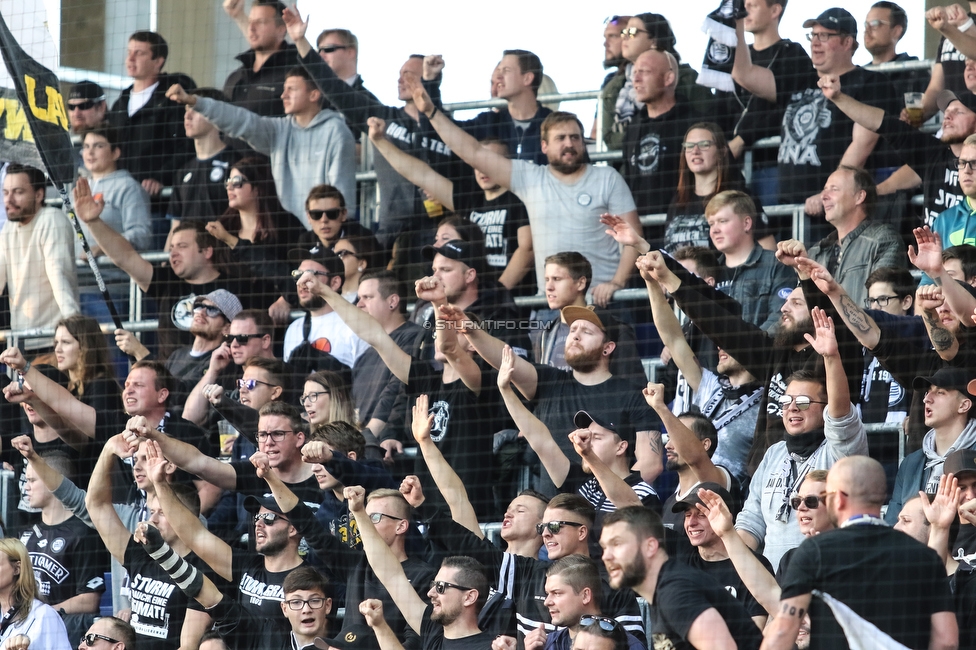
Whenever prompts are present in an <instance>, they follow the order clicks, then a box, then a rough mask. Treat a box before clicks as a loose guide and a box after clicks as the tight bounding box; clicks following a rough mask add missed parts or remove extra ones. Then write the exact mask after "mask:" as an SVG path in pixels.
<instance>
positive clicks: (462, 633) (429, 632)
mask: <svg viewBox="0 0 976 650" xmlns="http://www.w3.org/2000/svg"><path fill="white" fill-rule="evenodd" d="M344 495H345V497H346V500H347V501H348V503H349V511H350V512H352V514H353V516H354V517H355V518H356V524H357V525H358V526H359V532H360V534H361V535H362V538H363V550H364V551H365V552H366V559H367V560H368V561H369V565H370V567H372V568H373V571H375V572H376V577H378V578H379V580H380V582H381V583H383V586H384V587H385V588H386V590H387V591H388V592H389V594H390V596H391V597H392V599H393V602H394V603H395V604H396V606H397V608H398V609H399V610H400V612H401V613H402V614H403V618H404V619H405V620H406V622H407V625H409V626H410V627H411V628H412V629H413V631H414V632H416V633H417V634H419V635H420V638H421V640H422V641H423V647H424V649H425V650H437V649H439V648H442V647H444V646H449V647H451V648H464V649H466V650H488V649H489V648H491V642H492V639H493V637H492V636H491V635H489V634H488V633H487V632H483V631H482V630H481V628H480V627H479V624H478V615H479V614H480V613H481V609H482V608H483V607H484V606H485V603H486V602H487V600H488V576H487V574H486V572H485V567H484V566H482V565H481V563H479V562H478V561H477V560H474V559H472V558H470V557H466V556H457V555H456V556H451V557H447V558H445V559H444V561H443V562H441V566H440V569H438V571H437V575H436V576H434V580H433V581H432V582H431V583H430V590H429V591H428V592H427V597H428V598H430V605H428V604H427V603H425V602H424V600H423V599H422V598H421V597H420V596H419V595H417V592H416V591H414V588H413V586H412V585H411V584H410V580H409V579H408V578H407V574H406V573H404V571H403V566H402V565H401V564H400V562H399V561H398V560H397V558H396V555H394V553H393V550H392V549H391V548H390V547H389V546H388V545H387V544H386V542H385V541H383V537H382V535H381V534H380V532H379V531H378V530H377V528H376V525H375V524H374V523H373V517H372V515H371V514H367V512H366V506H365V497H366V493H365V490H363V488H361V487H347V488H346V489H345V492H344ZM380 518H381V519H382V517H380Z"/></svg>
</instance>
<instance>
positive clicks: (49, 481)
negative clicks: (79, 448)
mask: <svg viewBox="0 0 976 650" xmlns="http://www.w3.org/2000/svg"><path fill="white" fill-rule="evenodd" d="M10 446H11V447H13V448H14V449H16V450H17V451H19V452H20V455H21V456H23V457H24V458H25V459H26V460H27V462H28V463H30V466H31V467H32V468H33V469H34V473H35V474H37V477H38V478H39V479H41V483H43V484H44V487H46V488H47V489H48V490H50V491H51V492H54V491H55V490H57V489H58V488H59V487H61V483H62V481H64V475H63V474H62V473H61V472H59V471H58V470H56V469H54V468H53V467H51V466H50V465H48V464H47V461H45V460H44V459H43V458H42V457H40V456H39V455H38V454H37V452H36V451H34V443H33V442H32V441H31V439H30V436H17V437H16V438H14V439H13V440H11V441H10Z"/></svg>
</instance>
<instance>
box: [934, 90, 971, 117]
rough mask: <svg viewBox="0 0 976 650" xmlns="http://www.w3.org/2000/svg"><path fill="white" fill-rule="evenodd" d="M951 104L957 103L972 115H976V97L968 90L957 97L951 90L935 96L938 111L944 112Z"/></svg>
mask: <svg viewBox="0 0 976 650" xmlns="http://www.w3.org/2000/svg"><path fill="white" fill-rule="evenodd" d="M952 102H959V103H960V104H962V105H963V106H965V107H966V108H968V109H969V110H970V111H972V112H973V113H976V95H974V94H973V93H971V92H969V91H968V90H964V91H962V92H960V93H959V94H958V95H957V94H956V93H954V92H952V91H951V90H942V91H940V92H939V94H938V95H936V96H935V103H936V104H937V105H938V106H939V110H940V111H943V112H944V111H945V109H947V108H949V104H951V103H952Z"/></svg>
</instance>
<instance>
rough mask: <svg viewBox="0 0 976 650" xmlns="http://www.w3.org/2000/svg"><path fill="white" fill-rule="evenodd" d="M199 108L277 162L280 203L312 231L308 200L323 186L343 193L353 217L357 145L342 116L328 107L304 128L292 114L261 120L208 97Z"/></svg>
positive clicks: (223, 128) (275, 172)
mask: <svg viewBox="0 0 976 650" xmlns="http://www.w3.org/2000/svg"><path fill="white" fill-rule="evenodd" d="M194 108H195V109H196V110H197V111H199V112H200V114H202V115H203V116H204V117H205V118H207V119H208V120H210V122H212V123H213V124H214V126H216V127H218V128H219V129H220V130H221V131H223V132H224V133H226V134H227V135H229V136H232V137H235V138H242V139H243V140H245V141H246V142H247V143H248V144H249V145H251V146H252V147H254V150H255V151H258V152H260V153H263V154H265V155H267V156H269V157H270V158H271V173H272V174H273V175H274V181H275V189H276V190H277V192H278V199H279V200H280V201H281V205H282V206H284V208H285V210H287V211H288V212H291V213H292V214H293V215H295V216H296V217H298V218H299V219H300V220H301V222H302V223H303V224H304V225H305V227H306V228H309V223H308V217H307V216H306V215H305V198H306V197H307V196H308V192H309V190H311V189H312V188H313V187H315V186H316V185H320V184H322V183H326V184H329V185H333V186H335V187H336V188H337V189H338V190H339V191H340V192H342V196H343V197H344V198H345V199H346V208H347V209H348V210H349V214H350V215H354V214H355V213H356V142H355V140H354V139H353V137H352V131H350V130H349V127H348V126H346V121H345V119H343V117H342V115H340V114H339V113H337V112H335V111H334V110H332V109H323V110H321V111H319V113H318V114H317V115H316V116H315V117H313V118H312V121H311V122H309V124H308V126H306V127H301V126H299V125H298V124H297V123H296V122H295V118H294V117H293V116H291V115H287V116H285V117H261V116H260V115H258V114H256V113H252V112H251V111H249V110H247V109H244V108H239V107H237V106H233V105H231V104H227V103H224V102H219V101H216V100H213V99H209V98H207V97H198V98H197V103H196V106H194Z"/></svg>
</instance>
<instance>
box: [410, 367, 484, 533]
mask: <svg viewBox="0 0 976 650" xmlns="http://www.w3.org/2000/svg"><path fill="white" fill-rule="evenodd" d="M406 393H407V401H408V403H409V404H413V403H414V401H415V400H416V399H417V396H418V395H423V394H426V395H427V396H428V397H429V398H430V401H429V404H430V406H429V412H430V413H432V414H433V415H434V423H433V425H432V426H431V431H430V436H431V440H433V441H434V444H436V445H437V448H438V449H439V450H440V452H441V454H443V455H444V459H445V460H446V461H447V462H448V463H449V464H450V465H451V467H453V468H454V471H455V472H457V475H458V476H459V477H461V480H462V481H463V482H464V487H465V489H466V490H467V491H468V499H469V500H470V501H471V504H472V505H473V506H474V509H475V512H477V513H478V515H479V516H481V517H486V516H488V514H489V513H490V512H491V510H490V509H489V506H490V505H491V484H490V481H491V469H492V459H493V458H494V455H493V449H492V434H493V433H494V432H495V431H497V429H496V428H495V427H494V426H493V423H494V422H495V421H496V415H497V414H498V413H499V412H500V406H499V405H498V400H497V398H496V397H495V396H496V395H497V394H498V391H497V390H495V372H494V371H493V370H485V371H483V372H482V374H481V393H480V394H478V395H475V394H474V393H473V392H471V390H469V389H468V387H467V386H465V385H464V382H463V381H461V380H460V379H457V380H455V381H452V382H451V383H449V384H445V383H444V382H443V380H442V379H441V372H440V371H438V370H435V369H434V368H433V367H431V365H430V364H429V363H427V362H426V361H421V360H420V359H411V361H410V382H409V383H408V384H407V389H406ZM417 472H418V475H420V477H421V480H423V481H424V482H425V487H427V486H431V488H432V489H431V491H430V492H427V490H425V493H429V494H437V490H436V489H434V488H433V487H432V483H431V482H430V477H429V474H428V472H427V465H426V463H424V460H423V457H422V456H418V457H417Z"/></svg>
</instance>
